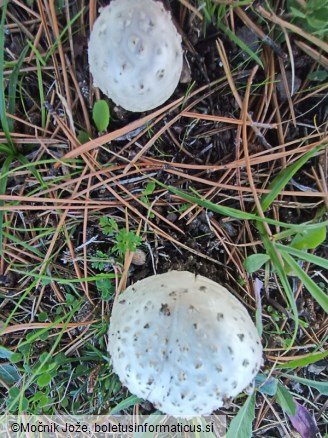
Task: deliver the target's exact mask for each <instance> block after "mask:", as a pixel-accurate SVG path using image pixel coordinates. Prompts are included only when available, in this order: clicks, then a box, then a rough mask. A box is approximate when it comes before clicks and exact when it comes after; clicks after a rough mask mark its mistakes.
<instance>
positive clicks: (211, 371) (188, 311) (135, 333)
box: [108, 271, 262, 417]
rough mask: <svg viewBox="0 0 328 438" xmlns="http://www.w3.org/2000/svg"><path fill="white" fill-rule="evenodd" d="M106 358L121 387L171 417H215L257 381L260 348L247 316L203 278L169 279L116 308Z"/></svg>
mask: <svg viewBox="0 0 328 438" xmlns="http://www.w3.org/2000/svg"><path fill="white" fill-rule="evenodd" d="M108 335H109V339H108V351H109V353H110V354H111V358H112V364H113V368H114V371H115V372H116V373H117V374H118V376H119V378H120V380H121V382H122V383H123V384H124V385H125V386H126V387H127V388H128V389H129V390H130V392H131V393H133V394H135V395H137V396H138V397H141V398H144V399H147V400H149V401H150V402H152V403H153V404H154V406H155V407H156V408H158V409H160V410H161V411H162V412H164V413H165V414H168V415H172V416H176V417H191V416H197V415H208V414H211V413H212V412H213V411H214V410H215V409H217V408H219V407H221V406H223V404H224V401H225V399H227V398H230V397H235V396H236V395H237V394H239V393H240V392H241V391H243V390H244V389H245V388H246V387H247V386H248V385H249V384H250V383H252V381H253V380H254V377H255V376H256V374H257V372H258V370H259V368H260V366H261V363H262V346H261V342H260V338H259V335H258V333H257V330H256V327H255V326H254V324H253V322H252V320H251V318H250V316H249V314H248V313H247V310H246V308H245V307H244V306H243V305H242V304H241V303H240V302H239V301H238V300H237V299H236V298H235V297H234V296H233V295H232V294H231V293H230V292H229V291H228V290H227V289H225V288H224V287H222V286H220V285H219V284H217V283H215V282H214V281H212V280H209V279H207V278H205V277H202V276H200V275H197V276H196V275H194V274H192V273H190V272H184V271H172V272H168V273H166V274H161V275H154V276H152V277H148V278H146V279H144V280H141V281H139V282H137V283H135V284H134V285H133V286H130V287H128V288H127V289H126V290H125V291H124V292H123V293H122V294H121V295H120V296H119V297H118V299H117V301H116V302H115V304H114V308H113V312H112V316H111V319H110V326H109V332H108Z"/></svg>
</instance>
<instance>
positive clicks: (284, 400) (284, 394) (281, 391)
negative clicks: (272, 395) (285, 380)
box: [277, 382, 296, 415]
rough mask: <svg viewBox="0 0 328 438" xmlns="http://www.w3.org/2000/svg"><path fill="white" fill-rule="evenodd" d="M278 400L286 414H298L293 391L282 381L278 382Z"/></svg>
mask: <svg viewBox="0 0 328 438" xmlns="http://www.w3.org/2000/svg"><path fill="white" fill-rule="evenodd" d="M277 402H278V403H279V405H280V407H281V409H282V410H283V411H284V412H286V414H288V415H295V414H296V403H295V400H294V398H293V396H292V395H291V393H290V392H289V391H288V389H287V388H286V387H285V386H284V385H282V384H281V383H280V382H278V387H277Z"/></svg>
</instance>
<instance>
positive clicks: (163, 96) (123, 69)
mask: <svg viewBox="0 0 328 438" xmlns="http://www.w3.org/2000/svg"><path fill="white" fill-rule="evenodd" d="M89 65H90V71H91V73H92V76H93V79H94V84H95V85H96V86H97V87H99V88H100V89H101V90H102V91H103V93H105V94H106V95H107V96H109V97H110V98H111V99H112V100H113V101H114V102H115V103H116V104H118V105H120V106H122V107H123V108H125V109H126V110H129V111H137V112H138V111H147V110H150V109H153V108H156V107H157V106H159V105H161V104H162V103H164V102H165V101H166V100H167V99H168V98H169V97H170V96H171V95H172V93H173V92H174V90H175V88H176V86H177V84H178V82H179V78H180V75H181V70H182V48H181V37H180V35H179V34H178V32H177V30H176V28H175V26H174V24H173V23H172V19H171V15H170V13H169V12H167V11H166V10H165V9H164V6H163V4H162V3H161V2H159V1H154V0H113V1H111V3H110V4H109V5H108V6H106V7H105V8H103V9H102V10H101V13H100V15H99V17H98V19H97V20H96V22H95V24H94V27H93V30H92V32H91V35H90V42H89Z"/></svg>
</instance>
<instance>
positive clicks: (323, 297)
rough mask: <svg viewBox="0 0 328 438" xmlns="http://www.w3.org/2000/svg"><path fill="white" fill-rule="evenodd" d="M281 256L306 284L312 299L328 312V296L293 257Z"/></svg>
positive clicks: (282, 252) (284, 253)
mask: <svg viewBox="0 0 328 438" xmlns="http://www.w3.org/2000/svg"><path fill="white" fill-rule="evenodd" d="M281 255H282V257H283V259H284V261H285V262H286V263H287V265H288V266H289V267H290V268H291V269H292V271H293V273H294V275H296V276H297V277H298V278H299V279H300V280H301V281H302V283H303V284H304V286H305V287H306V289H307V290H308V291H309V292H310V294H311V295H312V297H313V298H314V299H315V300H316V302H317V303H318V304H319V305H320V306H321V307H322V308H323V309H324V311H325V312H326V313H327V312H328V296H327V294H326V293H325V292H324V291H323V290H322V289H320V287H319V286H318V285H317V284H316V283H315V282H314V281H313V280H312V278H311V277H310V276H309V275H308V274H307V273H306V272H305V271H303V269H302V268H300V266H299V265H298V264H297V263H296V261H295V260H294V259H293V257H291V256H290V255H289V254H287V252H284V251H281Z"/></svg>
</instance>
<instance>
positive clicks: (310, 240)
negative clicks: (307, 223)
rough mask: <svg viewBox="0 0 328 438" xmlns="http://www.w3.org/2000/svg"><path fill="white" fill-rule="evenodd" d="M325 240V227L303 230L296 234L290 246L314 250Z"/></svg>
mask: <svg viewBox="0 0 328 438" xmlns="http://www.w3.org/2000/svg"><path fill="white" fill-rule="evenodd" d="M325 239H326V227H324V226H323V227H320V228H314V229H309V230H307V229H305V230H304V231H302V232H301V233H297V234H296V236H295V237H294V239H293V240H292V242H291V244H290V246H292V247H293V248H297V249H315V248H317V247H318V246H319V245H320V244H321V243H322V242H324V241H325Z"/></svg>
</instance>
